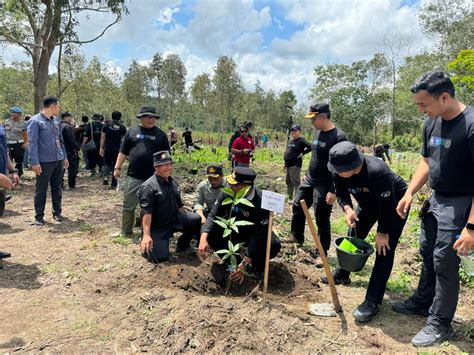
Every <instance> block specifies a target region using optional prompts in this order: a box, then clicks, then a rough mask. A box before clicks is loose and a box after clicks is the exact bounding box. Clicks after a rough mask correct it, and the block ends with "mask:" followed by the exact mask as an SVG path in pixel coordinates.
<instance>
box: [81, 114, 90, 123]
mask: <svg viewBox="0 0 474 355" xmlns="http://www.w3.org/2000/svg"><path fill="white" fill-rule="evenodd" d="M81 120H82V122H84V123H87V122H89V116H82V118H81Z"/></svg>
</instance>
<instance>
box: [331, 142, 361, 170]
mask: <svg viewBox="0 0 474 355" xmlns="http://www.w3.org/2000/svg"><path fill="white" fill-rule="evenodd" d="M363 162H364V154H362V153H361V152H360V151H359V149H357V147H356V146H355V144H354V143H351V142H347V141H345V142H340V143H337V144H336V145H335V146H333V147H332V148H331V150H330V151H329V163H328V169H329V171H331V172H333V173H337V174H339V173H345V172H347V171H351V170H354V169H355V168H358V167H359V166H361V165H362V163H363Z"/></svg>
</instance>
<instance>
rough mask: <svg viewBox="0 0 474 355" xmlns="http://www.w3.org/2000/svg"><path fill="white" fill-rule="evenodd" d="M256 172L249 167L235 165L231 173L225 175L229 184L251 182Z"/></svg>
mask: <svg viewBox="0 0 474 355" xmlns="http://www.w3.org/2000/svg"><path fill="white" fill-rule="evenodd" d="M256 177H257V173H256V172H255V171H254V170H253V169H251V168H244V167H237V168H235V169H234V172H233V173H232V174H231V175H228V176H226V180H227V183H228V184H229V185H237V184H249V185H250V184H253V182H254V181H255V178H256Z"/></svg>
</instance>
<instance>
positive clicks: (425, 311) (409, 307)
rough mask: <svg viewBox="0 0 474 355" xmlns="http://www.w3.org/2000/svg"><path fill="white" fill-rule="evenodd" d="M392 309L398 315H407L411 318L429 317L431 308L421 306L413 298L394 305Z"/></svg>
mask: <svg viewBox="0 0 474 355" xmlns="http://www.w3.org/2000/svg"><path fill="white" fill-rule="evenodd" d="M392 309H393V310H394V311H395V312H397V313H402V314H407V315H409V316H421V317H428V315H429V308H426V307H423V306H420V305H419V304H418V303H416V302H415V301H413V300H412V299H411V298H408V299H406V300H404V301H401V302H396V303H394V304H393V305H392Z"/></svg>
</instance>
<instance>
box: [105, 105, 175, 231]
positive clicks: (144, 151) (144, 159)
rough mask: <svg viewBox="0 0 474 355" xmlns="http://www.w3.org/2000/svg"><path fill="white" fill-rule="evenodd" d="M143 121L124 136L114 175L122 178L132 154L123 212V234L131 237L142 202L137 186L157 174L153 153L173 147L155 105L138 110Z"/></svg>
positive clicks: (126, 180) (138, 116) (124, 193)
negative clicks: (157, 121) (137, 209)
mask: <svg viewBox="0 0 474 355" xmlns="http://www.w3.org/2000/svg"><path fill="white" fill-rule="evenodd" d="M137 118H138V119H139V120H140V124H138V125H136V126H133V127H130V128H129V129H128V130H127V133H125V136H124V137H123V141H122V145H121V147H120V152H119V155H118V157H117V161H116V162H115V167H114V177H115V178H120V173H121V170H122V164H123V162H124V161H125V159H127V158H128V162H129V165H128V170H127V177H126V179H125V182H124V184H123V187H124V188H123V212H122V231H121V234H122V235H125V236H128V237H131V236H132V235H133V224H134V222H135V209H136V208H137V205H138V196H137V190H138V188H139V187H140V185H141V184H143V183H144V182H145V180H147V179H148V178H149V177H150V176H152V175H153V173H154V169H153V154H154V153H156V152H159V151H163V150H167V151H170V144H169V142H168V138H167V137H166V133H165V132H163V131H162V130H161V129H159V128H158V127H157V126H156V119H157V118H159V115H158V114H157V113H156V109H155V108H154V107H151V106H143V107H142V108H140V111H139V112H138V114H137Z"/></svg>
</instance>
